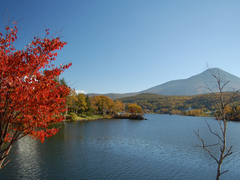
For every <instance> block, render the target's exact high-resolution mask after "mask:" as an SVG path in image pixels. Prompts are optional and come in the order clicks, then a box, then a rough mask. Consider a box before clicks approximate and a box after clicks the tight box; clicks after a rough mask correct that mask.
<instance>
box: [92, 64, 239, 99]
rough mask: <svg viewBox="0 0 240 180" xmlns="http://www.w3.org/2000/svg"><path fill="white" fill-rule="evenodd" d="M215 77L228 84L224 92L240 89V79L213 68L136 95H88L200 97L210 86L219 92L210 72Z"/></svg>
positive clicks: (113, 96) (112, 96) (114, 95)
mask: <svg viewBox="0 0 240 180" xmlns="http://www.w3.org/2000/svg"><path fill="white" fill-rule="evenodd" d="M209 70H210V71H211V72H212V73H213V74H215V75H218V73H219V75H220V77H221V80H222V81H221V83H223V84H224V83H226V82H227V81H229V83H227V85H226V86H225V88H224V89H223V91H226V92H227V91H233V90H237V89H240V78H239V77H237V76H234V75H232V74H230V73H228V72H226V71H223V70H221V69H219V68H211V69H208V70H206V71H204V72H202V73H200V74H197V75H195V76H192V77H190V78H188V79H180V80H174V81H169V82H166V83H164V84H161V85H158V86H155V87H152V88H149V89H147V90H144V91H140V92H135V93H125V94H114V93H109V94H88V95H89V96H93V95H105V96H108V97H110V98H112V99H118V98H123V97H129V96H135V95H138V94H143V93H153V94H159V95H169V96H191V95H198V94H206V93H210V91H209V89H207V88H206V87H207V86H208V87H209V88H210V89H211V90H212V91H214V92H218V89H217V87H216V85H217V84H216V79H215V78H214V77H213V75H212V74H211V73H210V71H209Z"/></svg>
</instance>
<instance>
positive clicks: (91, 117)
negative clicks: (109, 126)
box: [68, 112, 109, 121]
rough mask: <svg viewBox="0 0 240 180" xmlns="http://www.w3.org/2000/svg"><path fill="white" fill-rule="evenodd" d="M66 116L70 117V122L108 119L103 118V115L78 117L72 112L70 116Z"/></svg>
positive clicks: (78, 115)
mask: <svg viewBox="0 0 240 180" xmlns="http://www.w3.org/2000/svg"><path fill="white" fill-rule="evenodd" d="M68 116H71V117H72V121H82V120H85V119H87V120H94V119H101V118H109V117H104V116H103V115H90V116H86V115H82V116H81V115H80V114H76V113H74V112H71V113H70V114H68Z"/></svg>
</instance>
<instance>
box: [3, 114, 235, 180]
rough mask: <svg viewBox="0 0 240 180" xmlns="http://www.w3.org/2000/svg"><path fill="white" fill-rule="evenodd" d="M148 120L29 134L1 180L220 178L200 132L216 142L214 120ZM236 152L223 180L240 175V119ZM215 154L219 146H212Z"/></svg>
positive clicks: (231, 137)
mask: <svg viewBox="0 0 240 180" xmlns="http://www.w3.org/2000/svg"><path fill="white" fill-rule="evenodd" d="M145 117H146V118H147V119H148V120H142V121H141V120H128V119H118V120H116V119H110V120H96V121H89V122H76V123H61V124H58V125H57V126H58V127H61V130H60V131H59V132H58V133H57V134H56V135H55V136H53V137H51V138H48V139H46V141H45V143H43V144H42V143H41V142H39V141H34V140H33V139H31V138H29V137H26V138H24V139H22V140H21V141H20V142H18V143H17V144H16V145H15V147H14V148H12V152H13V153H12V154H11V158H12V161H11V162H10V163H9V164H8V165H7V166H6V167H5V168H3V169H2V170H0V179H114V180H115V179H164V180H165V179H185V180H186V179H189V180H190V179H191V180H192V179H195V180H196V179H201V180H202V179H215V177H216V168H217V166H216V162H215V161H214V160H213V159H212V158H211V157H210V156H209V155H208V153H207V152H206V151H204V150H203V149H202V148H200V147H197V145H198V144H200V143H201V142H200V141H199V140H198V138H197V136H196V135H195V134H194V132H193V131H194V130H195V131H197V130H198V129H199V131H200V135H201V137H202V138H203V139H204V140H205V141H206V142H207V143H213V142H216V138H215V137H214V136H212V135H211V134H210V133H209V130H208V127H207V125H206V123H205V120H206V121H207V122H208V123H209V125H210V126H211V127H212V129H213V130H216V131H219V125H218V122H217V121H216V120H214V118H209V117H186V116H177V115H172V116H170V115H159V114H146V116H145ZM227 133H228V134H227V142H228V145H229V146H230V145H233V149H232V151H233V154H232V155H230V156H228V158H226V159H225V161H224V163H223V167H222V170H223V171H224V170H227V169H228V170H229V171H228V172H227V173H225V174H223V175H222V176H221V179H231V180H234V179H239V174H240V173H239V172H240V123H238V122H229V123H228V132H227ZM212 151H213V153H214V154H217V153H219V152H218V151H219V149H217V150H214V149H212Z"/></svg>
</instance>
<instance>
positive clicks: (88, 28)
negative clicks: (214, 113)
mask: <svg viewBox="0 0 240 180" xmlns="http://www.w3.org/2000/svg"><path fill="white" fill-rule="evenodd" d="M7 10H8V11H7ZM239 10H240V1H238V0H236V1H233V0H229V1H221V0H212V1H209V0H206V1H205V0H199V1H198V0H194V1H190V0H114V1H113V0H75V1H74V0H71V1H66V0H57V1H53V0H52V1H51V0H48V1H47V0H41V1H36V0H8V1H3V2H1V6H0V12H1V14H3V15H4V16H6V17H7V16H8V14H9V17H10V18H13V20H14V21H19V24H18V25H19V27H20V29H19V33H18V41H17V42H16V47H17V48H18V49H20V48H23V47H24V46H25V45H26V44H28V43H29V42H30V41H31V39H32V38H33V36H34V35H37V34H39V35H40V36H41V37H44V34H45V27H46V28H49V29H50V34H54V33H55V32H56V31H57V30H60V29H62V28H63V29H62V31H61V32H60V33H59V35H60V36H61V38H62V40H64V41H66V42H67V45H66V46H65V47H64V48H63V49H62V50H61V51H60V52H59V56H58V57H57V60H56V62H55V64H56V65H59V64H61V63H66V62H72V64H73V65H72V66H71V67H70V68H69V69H68V70H66V71H65V72H64V73H63V74H62V75H61V77H64V78H65V79H66V81H68V82H69V85H71V87H72V88H75V90H77V92H80V91H85V92H87V93H101V94H104V93H128V92H138V91H142V90H145V89H148V88H151V87H153V86H156V85H159V84H162V83H165V82H167V81H170V80H176V79H185V78H189V77H190V76H193V75H196V74H199V73H201V72H203V71H205V70H206V69H207V65H206V64H207V63H208V64H209V66H210V67H218V68H221V69H222V70H225V71H227V72H229V73H231V74H233V75H236V76H238V77H240V11H239ZM4 16H1V17H2V18H0V32H4V26H5V21H4Z"/></svg>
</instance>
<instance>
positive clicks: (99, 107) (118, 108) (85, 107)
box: [66, 90, 143, 116]
mask: <svg viewBox="0 0 240 180" xmlns="http://www.w3.org/2000/svg"><path fill="white" fill-rule="evenodd" d="M66 102H67V106H68V112H69V113H71V112H74V113H77V114H80V115H87V116H88V115H92V114H102V115H104V116H105V115H107V114H109V115H111V116H114V115H116V114H117V113H120V112H122V113H124V112H128V113H132V114H135V113H143V111H142V108H141V107H140V106H138V105H137V104H135V103H123V102H122V101H121V100H116V101H113V100H112V99H111V98H109V97H107V96H104V95H98V96H91V97H89V96H88V95H84V94H82V93H79V94H77V93H76V92H75V91H74V90H72V91H71V94H70V95H69V96H68V97H67V99H66Z"/></svg>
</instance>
